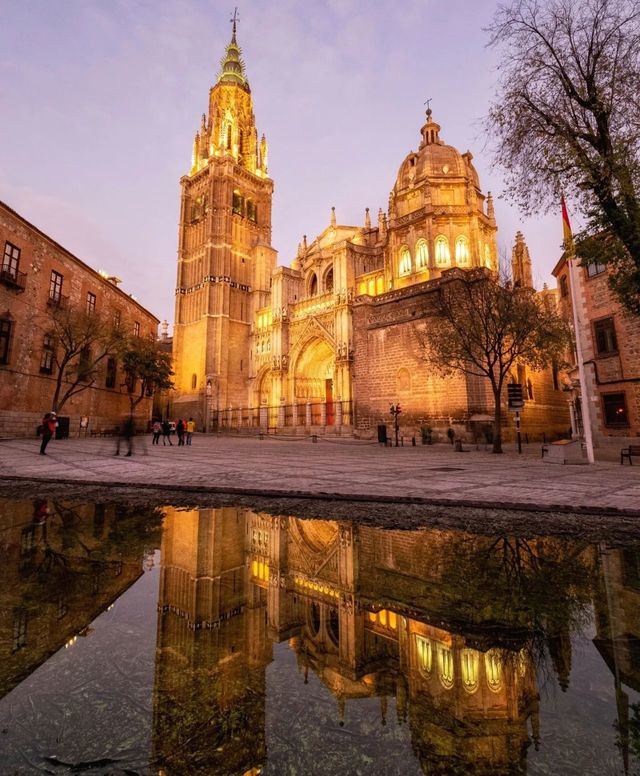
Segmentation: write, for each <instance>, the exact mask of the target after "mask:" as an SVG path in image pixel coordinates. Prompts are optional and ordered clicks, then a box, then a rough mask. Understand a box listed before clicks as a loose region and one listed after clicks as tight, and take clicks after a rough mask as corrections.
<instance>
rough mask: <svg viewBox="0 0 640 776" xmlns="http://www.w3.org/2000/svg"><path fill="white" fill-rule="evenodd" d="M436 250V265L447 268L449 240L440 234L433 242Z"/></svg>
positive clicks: (448, 262)
mask: <svg viewBox="0 0 640 776" xmlns="http://www.w3.org/2000/svg"><path fill="white" fill-rule="evenodd" d="M435 249H436V265H437V266H438V267H448V266H449V264H450V262H451V254H450V253H449V240H447V238H446V237H445V236H444V235H443V234H440V235H438V236H437V237H436V240H435Z"/></svg>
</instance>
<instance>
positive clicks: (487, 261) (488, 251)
mask: <svg viewBox="0 0 640 776" xmlns="http://www.w3.org/2000/svg"><path fill="white" fill-rule="evenodd" d="M484 266H485V267H488V268H489V269H491V268H492V267H493V261H492V260H491V248H490V247H489V243H485V246H484Z"/></svg>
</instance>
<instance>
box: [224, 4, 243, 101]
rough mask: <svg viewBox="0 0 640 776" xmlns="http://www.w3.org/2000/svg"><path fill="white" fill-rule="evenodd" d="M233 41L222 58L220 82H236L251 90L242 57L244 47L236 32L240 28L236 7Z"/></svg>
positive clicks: (232, 22)
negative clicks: (240, 44)
mask: <svg viewBox="0 0 640 776" xmlns="http://www.w3.org/2000/svg"><path fill="white" fill-rule="evenodd" d="M230 21H231V24H232V28H231V42H230V43H229V45H228V46H227V50H226V52H225V55H224V56H223V57H222V59H221V60H220V75H219V76H218V83H219V84H221V83H222V84H236V85H237V86H241V87H242V88H243V89H246V90H247V91H250V89H249V82H248V81H247V76H246V73H245V71H244V61H243V59H242V49H241V48H240V46H239V45H238V41H237V39H236V32H237V29H238V21H239V20H238V9H237V8H236V9H235V10H234V12H233V16H232V17H231V20H230Z"/></svg>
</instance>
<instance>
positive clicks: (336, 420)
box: [212, 401, 353, 433]
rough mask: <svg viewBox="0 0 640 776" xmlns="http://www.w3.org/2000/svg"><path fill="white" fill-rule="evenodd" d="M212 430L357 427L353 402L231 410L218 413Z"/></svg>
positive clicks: (233, 408)
mask: <svg viewBox="0 0 640 776" xmlns="http://www.w3.org/2000/svg"><path fill="white" fill-rule="evenodd" d="M212 421H213V422H212V427H213V429H214V430H218V431H242V430H245V429H246V430H251V429H254V430H256V431H263V432H269V431H274V432H277V431H282V432H283V433H286V431H287V429H288V430H289V431H292V432H293V433H297V432H296V429H302V428H329V427H333V428H339V427H341V426H351V425H352V424H353V412H352V405H351V402H350V401H329V402H318V401H315V402H311V401H309V402H296V403H295V404H278V405H270V404H263V405H261V406H260V407H228V408H227V409H221V410H218V411H217V412H215V411H214V413H213V418H212Z"/></svg>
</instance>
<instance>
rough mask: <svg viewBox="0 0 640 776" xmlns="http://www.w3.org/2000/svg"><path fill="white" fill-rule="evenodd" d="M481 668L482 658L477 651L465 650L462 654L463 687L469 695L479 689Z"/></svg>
mask: <svg viewBox="0 0 640 776" xmlns="http://www.w3.org/2000/svg"><path fill="white" fill-rule="evenodd" d="M479 667H480V656H479V655H478V653H477V652H476V650H475V649H463V650H462V652H460V668H461V671H462V686H463V687H464V689H465V690H466V691H467V692H469V693H473V692H475V691H476V690H477V689H478V673H479Z"/></svg>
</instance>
